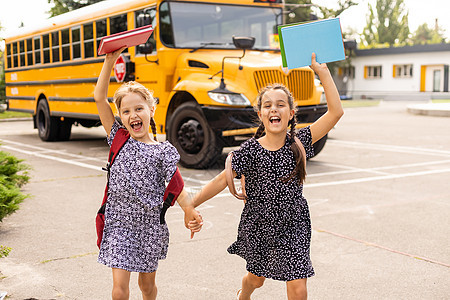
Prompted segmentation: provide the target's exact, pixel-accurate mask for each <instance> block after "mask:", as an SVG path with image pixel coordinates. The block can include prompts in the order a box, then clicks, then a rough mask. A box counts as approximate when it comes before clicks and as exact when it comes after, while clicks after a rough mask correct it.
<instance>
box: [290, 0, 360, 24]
mask: <svg viewBox="0 0 450 300" xmlns="http://www.w3.org/2000/svg"><path fill="white" fill-rule="evenodd" d="M285 4H286V11H285V13H286V17H285V23H287V24H289V23H298V22H305V21H310V20H317V19H318V18H321V19H327V18H335V17H337V16H339V15H340V14H341V13H342V12H344V11H345V10H346V9H347V8H349V7H351V6H353V5H357V4H358V3H357V2H355V1H353V0H339V1H338V3H337V4H338V8H337V9H331V8H327V7H324V6H316V5H314V4H313V3H311V0H285ZM313 7H318V12H320V15H319V16H318V15H316V14H314V13H313V11H314V9H313Z"/></svg>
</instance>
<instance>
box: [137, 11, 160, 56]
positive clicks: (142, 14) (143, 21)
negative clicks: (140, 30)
mask: <svg viewBox="0 0 450 300" xmlns="http://www.w3.org/2000/svg"><path fill="white" fill-rule="evenodd" d="M134 16H135V19H136V28H137V27H142V26H145V25H149V24H151V25H152V26H153V28H155V27H156V18H155V16H156V9H155V8H146V9H143V10H138V11H136V12H135V13H134ZM148 43H150V44H151V45H152V49H153V51H152V53H153V52H156V41H155V38H154V35H153V34H152V35H151V36H150V37H149V38H148V40H147V42H146V44H148ZM140 49H141V48H140V47H139V46H138V47H136V54H139V53H142V51H140Z"/></svg>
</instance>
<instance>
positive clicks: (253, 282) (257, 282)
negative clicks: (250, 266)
mask: <svg viewBox="0 0 450 300" xmlns="http://www.w3.org/2000/svg"><path fill="white" fill-rule="evenodd" d="M245 277H246V278H245V279H246V280H247V283H248V284H249V285H250V286H251V287H252V288H255V289H257V288H260V287H262V286H263V284H264V281H265V280H266V278H265V277H262V276H256V275H254V274H252V273H248V274H247V275H246V276H245Z"/></svg>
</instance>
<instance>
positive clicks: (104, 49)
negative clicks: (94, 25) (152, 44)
mask: <svg viewBox="0 0 450 300" xmlns="http://www.w3.org/2000/svg"><path fill="white" fill-rule="evenodd" d="M152 32H153V28H152V25H147V26H143V27H139V28H135V29H131V30H127V31H122V32H118V33H115V34H111V35H108V36H105V37H102V39H101V40H100V46H99V47H98V55H102V54H105V53H111V52H114V51H116V50H119V49H120V48H122V47H127V48H128V47H133V46H137V45H140V44H144V43H145V42H147V40H148V38H149V37H150V35H151V34H152Z"/></svg>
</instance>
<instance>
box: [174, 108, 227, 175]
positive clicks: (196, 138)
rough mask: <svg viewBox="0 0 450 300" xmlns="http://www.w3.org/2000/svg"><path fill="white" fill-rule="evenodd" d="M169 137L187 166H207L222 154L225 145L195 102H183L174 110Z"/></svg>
mask: <svg viewBox="0 0 450 300" xmlns="http://www.w3.org/2000/svg"><path fill="white" fill-rule="evenodd" d="M167 138H168V140H169V141H170V142H171V143H172V144H173V145H174V146H175V148H177V150H178V153H180V164H181V165H182V166H184V167H187V168H197V169H202V168H207V167H209V166H211V165H212V164H213V163H214V162H216V160H217V159H218V158H219V156H220V154H222V148H223V146H221V145H220V143H219V142H218V139H217V137H216V135H215V134H214V132H213V131H212V129H211V128H210V127H209V125H208V122H207V121H206V119H205V116H204V115H203V113H202V111H201V110H200V108H199V107H198V106H197V105H196V104H195V103H185V104H182V105H180V106H179V107H178V108H177V109H176V110H175V111H174V113H173V115H172V117H171V118H170V121H169V123H168V130H167Z"/></svg>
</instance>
